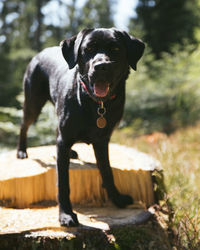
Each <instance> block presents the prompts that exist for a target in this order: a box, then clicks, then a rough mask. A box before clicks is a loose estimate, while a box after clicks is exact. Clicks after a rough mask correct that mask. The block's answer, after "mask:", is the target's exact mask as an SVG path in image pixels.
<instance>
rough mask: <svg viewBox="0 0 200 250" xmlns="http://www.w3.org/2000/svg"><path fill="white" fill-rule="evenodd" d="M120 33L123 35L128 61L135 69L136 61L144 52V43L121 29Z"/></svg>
mask: <svg viewBox="0 0 200 250" xmlns="http://www.w3.org/2000/svg"><path fill="white" fill-rule="evenodd" d="M121 33H122V35H123V38H124V40H125V44H126V47H127V57H128V63H129V65H130V66H131V68H132V69H134V70H136V69H137V62H138V61H139V59H140V58H141V57H142V55H143V53H144V49H145V45H144V43H143V42H142V41H141V40H139V39H137V38H135V37H132V36H131V35H129V34H128V33H127V32H125V31H122V32H121Z"/></svg>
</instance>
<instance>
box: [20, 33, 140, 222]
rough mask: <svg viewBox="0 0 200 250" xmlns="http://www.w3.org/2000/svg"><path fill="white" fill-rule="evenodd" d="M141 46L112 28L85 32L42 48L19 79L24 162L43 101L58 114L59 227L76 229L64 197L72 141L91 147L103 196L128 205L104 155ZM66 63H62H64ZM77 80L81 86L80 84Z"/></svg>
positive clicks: (118, 203) (128, 199)
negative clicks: (101, 121) (30, 130)
mask: <svg viewBox="0 0 200 250" xmlns="http://www.w3.org/2000/svg"><path fill="white" fill-rule="evenodd" d="M143 51H144V44H143V43H142V42H141V41H140V40H138V39H136V38H133V37H131V36H130V35H128V34H127V33H126V32H123V31H119V30H117V29H85V30H83V31H81V32H80V33H79V34H78V35H77V36H74V37H72V38H70V39H67V40H64V41H62V42H61V47H52V48H47V49H45V50H43V51H42V52H40V53H39V54H37V55H36V56H35V57H34V58H33V59H32V61H31V62H30V64H29V65H28V67H27V70H26V73H25V76H24V92H25V102H24V117H23V123H22V126H21V131H20V137H19V144H18V151H17V157H18V158H21V159H23V158H26V157H27V153H26V134H27V130H28V128H29V126H30V125H31V124H32V123H33V122H34V121H35V120H36V119H37V117H38V115H39V114H40V111H41V109H42V107H43V106H44V104H45V103H46V101H47V100H50V101H51V102H52V103H53V104H54V105H55V108H56V112H57V115H58V122H59V125H58V135H57V173H58V190H59V193H58V201H59V209H60V213H59V220H60V223H61V225H64V226H75V225H77V224H78V220H77V216H76V214H74V213H73V211H72V207H71V203H70V199H69V192H70V190H69V176H68V167H69V158H70V156H74V157H76V156H77V155H76V153H75V152H72V151H71V147H72V145H73V144H74V143H76V142H78V141H81V142H85V143H92V145H93V148H94V152H95V156H96V160H97V166H98V168H99V170H100V173H101V176H102V180H103V186H104V187H105V188H106V190H107V193H108V197H109V198H110V199H111V200H112V202H113V203H114V204H115V205H117V206H118V207H125V206H127V205H128V204H131V203H132V202H133V200H132V198H131V197H130V196H128V195H123V194H120V193H119V192H118V190H117V189H116V187H115V185H114V181H113V175H112V170H111V168H110V163H109V156H108V143H109V140H110V137H111V134H112V131H113V129H114V127H115V126H116V124H118V123H119V121H120V119H121V118H122V114H123V109H124V103H125V81H126V79H127V77H128V74H129V66H131V67H132V68H133V69H134V70H136V64H137V62H138V60H139V59H140V57H141V56H142V54H143ZM65 60H66V61H67V63H66V61H65ZM81 82H82V83H81ZM100 102H103V103H104V107H105V108H106V113H105V115H104V117H105V119H106V120H107V125H106V127H105V128H98V127H97V125H96V120H97V118H98V117H99V115H98V114H97V109H98V107H99V105H100V104H99V103H100Z"/></svg>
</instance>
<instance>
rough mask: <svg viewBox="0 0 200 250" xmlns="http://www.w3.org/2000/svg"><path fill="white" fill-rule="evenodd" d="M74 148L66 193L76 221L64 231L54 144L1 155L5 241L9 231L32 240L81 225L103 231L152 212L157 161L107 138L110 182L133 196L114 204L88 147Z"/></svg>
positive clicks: (141, 219)
mask: <svg viewBox="0 0 200 250" xmlns="http://www.w3.org/2000/svg"><path fill="white" fill-rule="evenodd" d="M73 149H74V150H75V151H77V153H78V155H79V159H76V160H70V189H71V193H70V196H71V201H72V203H73V208H74V210H75V212H76V213H77V214H78V219H79V222H80V226H79V227H78V228H76V229H68V230H67V231H66V229H65V228H62V227H60V225H59V223H58V206H57V205H56V199H57V186H56V169H55V163H56V148H55V146H43V147H35V148H29V149H28V155H29V158H28V159H24V160H19V159H16V152H15V151H11V152H8V153H4V154H2V155H0V202H1V203H0V205H1V207H0V215H1V220H0V234H2V235H4V236H5V237H4V242H5V244H7V243H6V242H7V241H6V239H7V238H9V237H10V236H8V235H11V233H12V234H13V233H14V234H13V239H16V237H17V236H16V235H18V236H20V237H19V238H23V239H24V237H29V238H30V239H31V242H32V240H33V239H34V238H38V237H40V238H41V237H44V238H45V239H46V238H52V237H53V238H60V237H61V238H63V237H64V238H70V237H71V236H70V235H71V234H72V235H74V234H75V235H76V233H77V232H80V231H81V232H84V234H85V232H86V231H88V230H89V231H91V232H94V231H95V232H96V230H100V231H98V232H101V233H102V232H106V231H108V230H111V229H112V228H115V227H126V226H129V225H134V226H135V225H138V224H142V223H144V222H145V221H147V220H148V219H149V218H150V217H151V215H152V213H151V211H150V210H149V209H148V208H149V207H150V206H151V205H153V204H154V203H155V202H156V199H157V197H156V193H155V187H156V185H157V184H156V183H155V180H156V178H154V175H155V173H161V172H160V171H161V170H159V167H160V164H159V162H158V161H156V160H155V159H153V158H152V157H150V156H148V155H147V154H144V153H141V152H138V151H137V150H135V149H132V148H127V147H125V146H120V145H116V144H110V146H109V151H110V162H111V166H112V171H113V175H114V181H115V185H116V186H117V188H118V190H119V191H120V192H121V193H124V194H129V195H131V196H132V197H133V199H134V201H135V203H134V205H131V206H128V207H127V208H126V209H119V208H116V207H114V206H113V205H112V204H111V203H110V202H109V200H108V198H107V195H106V192H105V190H104V189H103V188H102V181H101V177H100V174H99V171H98V169H97V167H96V162H95V157H94V153H93V150H92V147H91V146H88V145H85V144H76V145H74V147H73ZM161 176H162V175H161ZM73 237H74V236H73ZM73 237H72V238H73ZM70 239H71V238H70ZM0 240H1V237H0ZM14 242H15V240H13V244H14ZM81 242H82V241H81ZM29 243H30V242H29ZM29 243H27V244H29ZM82 243H83V242H82ZM82 243H81V244H82ZM20 244H21V243H20ZM31 244H32V243H31ZM27 246H28V245H26V247H27ZM22 249H23V248H22ZM24 249H26V248H24ZM44 249H46V248H45V247H44ZM47 249H48V248H47ZM163 249H165V248H163Z"/></svg>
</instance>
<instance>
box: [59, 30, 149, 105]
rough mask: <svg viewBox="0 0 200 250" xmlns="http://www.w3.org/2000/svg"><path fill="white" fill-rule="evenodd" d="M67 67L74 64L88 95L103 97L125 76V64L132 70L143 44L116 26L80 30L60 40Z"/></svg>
mask: <svg viewBox="0 0 200 250" xmlns="http://www.w3.org/2000/svg"><path fill="white" fill-rule="evenodd" d="M61 47H62V53H63V56H64V58H65V60H66V61H67V63H68V66H69V69H72V68H73V67H75V65H77V64H78V66H79V72H80V74H81V79H82V81H83V82H84V84H85V86H86V88H87V91H88V92H89V94H90V95H91V97H92V98H93V99H94V100H96V101H99V100H102V101H104V100H106V99H107V98H109V97H110V96H111V95H112V94H113V93H114V90H115V87H116V86H117V84H118V83H119V82H120V81H121V80H123V79H125V78H126V77H127V75H128V72H129V66H131V67H132V68H133V69H134V70H136V65H137V62H138V60H139V59H140V58H141V56H142V54H143V52H144V47H145V46H144V43H143V42H142V41H140V40H138V39H136V38H134V37H132V36H130V35H129V34H128V33H126V32H124V31H119V30H117V29H114V28H112V29H84V30H82V31H81V32H79V33H78V35H77V36H74V37H72V38H70V39H67V40H64V41H62V42H61Z"/></svg>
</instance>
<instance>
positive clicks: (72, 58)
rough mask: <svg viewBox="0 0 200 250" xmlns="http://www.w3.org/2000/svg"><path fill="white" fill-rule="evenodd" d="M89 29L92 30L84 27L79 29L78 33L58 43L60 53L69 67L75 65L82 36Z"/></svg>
mask: <svg viewBox="0 0 200 250" xmlns="http://www.w3.org/2000/svg"><path fill="white" fill-rule="evenodd" d="M90 31H92V29H84V30H82V31H80V32H79V33H78V35H76V36H73V37H71V38H69V39H66V40H63V41H62V42H61V43H60V46H61V49H62V54H63V56H64V58H65V60H66V61H67V63H68V66H69V69H72V68H73V67H74V66H75V65H76V63H77V59H78V53H79V48H80V45H81V43H82V41H83V38H84V36H85V35H86V34H87V33H89V32H90Z"/></svg>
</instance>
